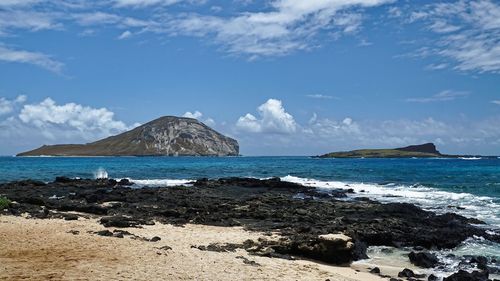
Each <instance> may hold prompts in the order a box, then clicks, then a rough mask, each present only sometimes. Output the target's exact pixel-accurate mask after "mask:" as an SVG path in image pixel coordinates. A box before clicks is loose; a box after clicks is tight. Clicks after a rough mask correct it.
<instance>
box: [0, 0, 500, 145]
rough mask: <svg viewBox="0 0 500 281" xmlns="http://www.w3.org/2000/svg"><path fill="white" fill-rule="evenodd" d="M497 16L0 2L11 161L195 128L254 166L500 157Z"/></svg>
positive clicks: (417, 4)
mask: <svg viewBox="0 0 500 281" xmlns="http://www.w3.org/2000/svg"><path fill="white" fill-rule="evenodd" d="M499 74H500V3H499V2H497V1H488V0H477V1H464V0H458V1H404V0H307V1H306V0H303V1H302V0H269V1H258V0H255V1H252V0H233V1H212V0H189V1H185V0H105V1H80V0H52V1H48V0H0V154H4V155H10V154H14V153H17V152H20V151H23V150H26V149H31V148H34V147H38V146H40V145H42V144H54V143H68V142H70V143H81V142H89V141H93V140H96V139H98V138H101V137H105V136H108V135H111V134H116V133H119V132H122V131H124V130H127V129H130V128H132V127H134V126H137V125H138V124H143V123H145V122H147V121H149V120H152V119H154V118H157V117H159V116H163V115H177V116H182V115H185V116H191V117H195V118H198V119H199V120H200V121H202V122H205V123H207V124H208V125H210V126H212V127H214V128H215V129H217V130H219V131H221V132H222V133H225V134H227V135H230V136H232V137H235V138H236V139H238V140H239V142H240V146H241V152H242V153H243V154H245V155H313V154H319V153H324V152H328V151H335V150H346V149H354V148H361V147H397V146H403V145H408V144H415V143H422V142H428V141H432V142H435V143H437V144H438V146H439V148H440V149H441V150H442V151H443V152H447V153H482V154H497V155H498V154H500V76H499Z"/></svg>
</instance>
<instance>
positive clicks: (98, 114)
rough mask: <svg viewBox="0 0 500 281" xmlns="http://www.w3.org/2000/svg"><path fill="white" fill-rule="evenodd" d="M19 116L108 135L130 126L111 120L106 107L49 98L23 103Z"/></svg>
mask: <svg viewBox="0 0 500 281" xmlns="http://www.w3.org/2000/svg"><path fill="white" fill-rule="evenodd" d="M19 119H20V120H21V121H22V122H23V123H25V124H30V125H34V126H35V127H37V128H40V129H46V128H50V127H54V126H56V127H64V128H66V129H68V130H76V131H78V132H81V133H83V134H91V135H92V136H99V135H100V136H107V135H112V134H116V133H120V132H123V131H125V130H127V129H129V128H128V127H127V126H126V125H125V123H123V122H122V121H117V120H114V113H113V112H111V111H109V110H108V109H106V108H92V107H88V106H82V105H80V104H76V103H67V104H63V105H58V104H56V102H55V101H54V100H52V99H51V98H46V99H45V100H43V101H42V102H40V103H38V104H27V105H24V107H23V108H22V110H21V112H20V114H19Z"/></svg>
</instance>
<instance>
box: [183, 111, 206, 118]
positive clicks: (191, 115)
mask: <svg viewBox="0 0 500 281" xmlns="http://www.w3.org/2000/svg"><path fill="white" fill-rule="evenodd" d="M202 116H203V113H201V112H199V111H198V110H196V111H195V112H190V111H188V112H186V113H184V115H182V117H186V118H193V119H198V118H201V117H202Z"/></svg>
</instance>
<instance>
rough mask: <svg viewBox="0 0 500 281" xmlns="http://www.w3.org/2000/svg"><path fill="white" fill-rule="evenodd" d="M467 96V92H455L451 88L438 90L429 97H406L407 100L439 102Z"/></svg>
mask: <svg viewBox="0 0 500 281" xmlns="http://www.w3.org/2000/svg"><path fill="white" fill-rule="evenodd" d="M467 96H469V93H468V92H457V91H452V90H445V91H442V92H439V93H437V94H435V95H433V96H431V97H420V98H409V99H406V101H407V102H421V103H426V102H439V101H453V100H456V99H459V98H465V97H467Z"/></svg>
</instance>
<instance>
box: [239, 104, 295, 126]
mask: <svg viewBox="0 0 500 281" xmlns="http://www.w3.org/2000/svg"><path fill="white" fill-rule="evenodd" d="M257 112H258V113H259V117H260V118H257V117H255V116H254V115H252V114H250V113H247V114H246V115H245V116H242V117H240V118H239V119H238V121H237V123H236V127H237V128H238V129H239V130H242V131H247V132H253V133H273V134H290V133H294V132H295V131H296V130H297V123H296V122H295V119H294V118H293V116H292V115H290V114H289V113H288V112H286V111H285V109H284V108H283V104H282V102H281V101H280V100H276V99H269V100H268V101H267V102H265V103H264V104H262V105H260V106H259V107H258V108H257Z"/></svg>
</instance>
